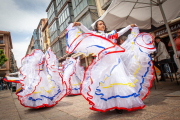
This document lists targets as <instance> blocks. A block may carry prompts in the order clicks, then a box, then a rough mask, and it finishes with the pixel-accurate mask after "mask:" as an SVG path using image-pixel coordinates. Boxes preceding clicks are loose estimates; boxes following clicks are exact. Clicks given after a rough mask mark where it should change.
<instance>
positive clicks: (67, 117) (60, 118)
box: [50, 115, 78, 120]
mask: <svg viewBox="0 0 180 120" xmlns="http://www.w3.org/2000/svg"><path fill="white" fill-rule="evenodd" d="M50 120H78V118H76V117H73V116H70V115H63V116H58V117H53V118H50Z"/></svg>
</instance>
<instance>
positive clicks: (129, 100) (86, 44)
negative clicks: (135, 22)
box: [67, 25, 155, 112]
mask: <svg viewBox="0 0 180 120" xmlns="http://www.w3.org/2000/svg"><path fill="white" fill-rule="evenodd" d="M68 30H69V31H68V34H67V38H68V41H69V43H68V44H69V46H68V47H67V52H69V53H71V52H72V51H76V52H81V53H83V54H85V55H88V54H94V55H96V56H97V57H96V59H95V60H94V61H93V62H92V63H91V65H89V66H88V68H87V70H86V72H85V77H84V80H83V82H82V85H81V94H82V95H83V96H84V98H85V99H86V100H87V101H89V104H90V109H92V110H96V111H101V112H105V111H108V110H111V109H124V110H128V111H132V110H136V109H142V108H144V107H145V105H144V103H143V99H144V98H145V97H146V96H147V95H148V93H149V89H150V87H151V85H152V81H153V79H154V75H153V73H154V69H153V64H152V61H151V57H150V55H149V54H150V53H151V52H153V51H155V48H154V47H153V46H152V37H151V35H150V34H147V33H141V34H139V30H138V28H133V29H132V32H131V34H130V35H129V36H128V39H127V41H126V43H124V44H123V45H122V46H118V45H116V44H113V43H112V42H111V41H109V40H107V39H105V38H103V37H100V36H96V35H93V34H86V33H85V34H80V35H79V36H78V37H76V38H75V39H74V38H73V37H72V35H75V34H77V31H78V30H77V28H71V25H70V26H69V27H68ZM69 34H70V35H69ZM69 36H70V37H69ZM71 38H72V39H74V40H71ZM70 41H72V42H70Z"/></svg>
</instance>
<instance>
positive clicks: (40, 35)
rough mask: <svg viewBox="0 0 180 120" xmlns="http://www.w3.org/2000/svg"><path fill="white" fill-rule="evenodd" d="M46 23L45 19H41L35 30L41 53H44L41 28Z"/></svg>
mask: <svg viewBox="0 0 180 120" xmlns="http://www.w3.org/2000/svg"><path fill="white" fill-rule="evenodd" d="M46 21H47V19H46V18H42V19H41V20H40V21H39V24H38V26H37V29H36V37H37V39H36V41H37V44H39V46H40V49H41V50H42V51H43V52H45V50H44V37H43V31H42V29H43V27H44V26H45V24H46ZM39 46H38V47H39Z"/></svg>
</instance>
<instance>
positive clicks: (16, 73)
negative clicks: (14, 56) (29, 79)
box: [9, 72, 19, 75]
mask: <svg viewBox="0 0 180 120" xmlns="http://www.w3.org/2000/svg"><path fill="white" fill-rule="evenodd" d="M18 74H19V72H15V73H9V75H18Z"/></svg>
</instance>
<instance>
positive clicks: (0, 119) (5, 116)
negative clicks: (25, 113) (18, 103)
mask: <svg viewBox="0 0 180 120" xmlns="http://www.w3.org/2000/svg"><path fill="white" fill-rule="evenodd" d="M12 117H15V118H19V114H18V112H11V113H7V114H0V120H4V119H8V118H12Z"/></svg>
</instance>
